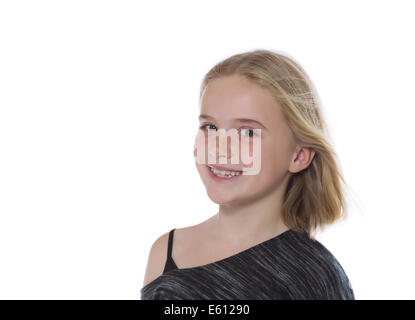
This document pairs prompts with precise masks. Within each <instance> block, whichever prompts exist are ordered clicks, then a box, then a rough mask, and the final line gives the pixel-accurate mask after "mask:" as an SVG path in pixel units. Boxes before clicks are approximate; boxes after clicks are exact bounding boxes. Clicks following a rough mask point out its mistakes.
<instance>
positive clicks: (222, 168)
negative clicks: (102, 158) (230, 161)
mask: <svg viewBox="0 0 415 320" xmlns="http://www.w3.org/2000/svg"><path fill="white" fill-rule="evenodd" d="M207 166H208V167H213V168H215V169H216V170H221V171H232V172H242V171H243V170H235V169H230V168H226V167H223V166H218V165H215V164H208V165H207Z"/></svg>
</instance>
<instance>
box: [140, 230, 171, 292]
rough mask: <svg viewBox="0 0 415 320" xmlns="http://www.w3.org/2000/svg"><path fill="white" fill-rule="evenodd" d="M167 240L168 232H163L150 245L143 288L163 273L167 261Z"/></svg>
mask: <svg viewBox="0 0 415 320" xmlns="http://www.w3.org/2000/svg"><path fill="white" fill-rule="evenodd" d="M168 240H169V232H165V233H163V234H162V235H161V236H159V237H158V238H157V239H156V240H155V241H154V242H153V244H152V245H151V248H150V253H149V255H148V260H147V267H146V271H145V275H144V283H143V286H145V285H147V284H148V283H150V282H151V281H153V280H155V279H156V278H158V277H159V276H161V274H162V273H163V270H164V265H165V264H166V259H167V244H168Z"/></svg>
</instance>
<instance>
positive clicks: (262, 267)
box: [141, 50, 354, 300]
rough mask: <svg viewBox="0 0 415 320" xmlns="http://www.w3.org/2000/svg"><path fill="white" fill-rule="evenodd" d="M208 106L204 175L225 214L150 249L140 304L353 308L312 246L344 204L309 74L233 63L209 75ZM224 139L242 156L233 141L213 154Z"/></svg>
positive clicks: (269, 59)
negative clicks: (290, 303) (258, 302)
mask: <svg viewBox="0 0 415 320" xmlns="http://www.w3.org/2000/svg"><path fill="white" fill-rule="evenodd" d="M200 105H201V108H200V116H199V120H200V131H199V133H202V134H199V135H198V137H197V140H196V146H195V150H194V155H195V156H198V160H199V161H196V167H197V170H198V172H199V175H200V177H201V179H202V181H203V183H204V185H205V187H206V191H207V194H208V196H209V198H210V199H211V200H212V201H213V202H215V203H217V204H218V205H219V210H218V212H217V213H216V214H215V215H213V216H212V217H210V218H209V219H207V220H205V221H203V222H201V223H200V224H197V225H193V226H190V227H186V228H179V229H172V230H170V232H166V233H165V234H163V235H162V236H160V237H159V238H158V239H157V240H156V241H155V242H154V244H153V245H152V247H151V250H150V254H149V259H148V263H147V269H146V274H145V279H144V284H143V288H142V289H141V299H143V300H144V299H226V300H234V299H354V293H353V289H352V286H351V284H350V282H349V279H348V277H347V275H346V273H345V271H344V270H343V268H342V266H341V265H340V264H339V262H338V261H337V260H336V258H335V257H334V256H333V255H332V254H331V253H330V252H329V251H328V249H327V248H325V247H324V246H323V245H322V244H321V243H320V242H319V241H317V240H316V239H315V236H314V235H313V233H314V232H315V231H316V229H317V228H319V227H323V226H325V225H328V224H331V223H333V222H334V221H336V220H338V219H339V218H340V217H342V216H345V214H344V212H345V205H346V203H345V198H344V194H343V189H342V184H341V182H344V179H343V177H342V175H341V173H340V171H339V168H338V165H337V163H336V159H335V152H334V151H333V149H332V148H331V146H330V144H329V142H328V139H327V135H328V133H327V128H326V125H325V123H324V121H323V118H322V114H321V107H320V103H319V99H318V95H317V92H316V90H315V88H314V87H313V85H312V82H311V80H310V79H309V77H308V76H307V74H306V73H305V71H304V70H303V69H302V68H301V67H300V66H299V64H298V63H296V62H295V61H294V60H293V59H291V58H289V57H287V56H285V55H283V54H279V53H276V52H272V51H268V50H254V51H250V52H245V53H240V54H236V55H234V56H231V57H229V58H227V59H225V60H224V61H222V62H220V63H218V64H217V65H215V66H214V67H213V68H212V69H211V70H210V71H209V72H208V73H207V74H206V76H205V77H204V79H203V81H202V85H201V90H200ZM220 130H229V131H231V130H235V131H236V132H237V138H238V139H237V147H236V148H234V147H235V145H234V144H232V143H230V144H228V143H227V142H228V138H227V137H226V143H225V144H223V143H219V144H220V146H219V148H216V136H215V134H217V133H218V132H219V131H220ZM235 131H234V132H235ZM212 136H214V137H215V138H214V143H213V144H212V143H209V140H210V141H212V139H211V137H212ZM202 138H205V139H202ZM231 138H232V137H231ZM234 142H235V141H234ZM223 145H225V148H224V150H223V149H222V148H221V146H223ZM255 146H256V147H258V146H259V147H260V148H259V151H258V148H256V149H255V148H254V147H255ZM239 149H241V150H249V152H245V158H250V159H252V161H251V162H250V163H249V164H247V163H245V162H246V161H242V159H240V157H239V155H236V154H237V151H239ZM223 151H224V152H223ZM206 158H208V160H207V161H203V159H206ZM220 158H222V160H220V161H219V162H218V161H217V160H218V159H220ZM212 159H213V160H215V161H213V162H212V161H211V160H212ZM233 159H238V161H233ZM201 160H202V161H201ZM253 168H256V169H255V170H253ZM258 168H259V170H258ZM173 239H174V241H173Z"/></svg>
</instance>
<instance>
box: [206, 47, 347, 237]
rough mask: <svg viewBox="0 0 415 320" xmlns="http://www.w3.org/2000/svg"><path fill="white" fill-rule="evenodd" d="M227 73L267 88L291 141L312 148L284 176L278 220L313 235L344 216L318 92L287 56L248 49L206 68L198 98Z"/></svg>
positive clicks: (339, 180) (341, 180)
mask: <svg viewBox="0 0 415 320" xmlns="http://www.w3.org/2000/svg"><path fill="white" fill-rule="evenodd" d="M233 74H239V75H243V76H245V77H247V78H248V79H249V80H251V81H253V82H254V83H256V84H258V85H260V86H262V87H264V88H267V89H268V90H269V91H270V92H271V93H272V94H273V96H274V97H275V98H276V100H277V102H278V104H279V105H280V106H281V111H282V113H283V115H284V117H285V120H286V122H287V124H288V126H289V128H290V129H291V131H292V132H293V134H294V137H295V140H296V142H297V144H298V145H301V146H303V147H310V148H312V149H313V150H314V151H315V155H314V158H313V160H312V161H311V163H310V165H309V166H308V167H307V168H305V169H304V170H302V171H300V172H297V173H294V174H292V176H291V177H290V180H289V181H288V184H287V188H286V191H285V194H284V199H283V204H282V218H283V220H284V223H285V224H286V225H287V226H288V227H289V228H290V229H293V230H295V231H298V232H307V234H308V237H309V238H310V239H312V240H314V239H315V236H314V235H312V233H314V232H315V231H316V229H317V228H322V227H323V226H325V225H328V224H331V223H333V222H335V221H336V220H338V219H339V218H340V217H342V216H343V217H344V218H345V217H346V201H345V196H344V190H343V185H342V183H344V184H345V181H344V178H343V176H342V174H341V172H340V170H339V166H338V164H337V155H336V153H335V152H334V150H333V148H332V147H331V145H330V143H329V139H328V138H329V134H328V129H327V125H326V123H325V122H324V119H323V118H322V111H321V102H320V99H319V97H318V94H317V92H316V90H315V88H314V86H313V84H312V82H311V80H310V78H309V77H308V75H307V74H306V73H305V71H304V70H303V69H302V67H301V66H300V65H299V64H298V63H297V62H295V61H294V60H293V58H289V57H287V56H286V55H283V54H280V53H277V52H273V51H269V50H254V51H249V52H244V53H239V54H235V55H233V56H231V57H229V58H227V59H225V60H223V61H221V62H219V63H217V64H216V65H215V66H214V67H213V68H211V69H210V70H209V72H208V73H207V74H206V75H205V77H204V78H203V80H202V83H201V86H200V96H199V99H200V100H201V99H202V96H203V93H204V90H205V89H206V87H207V85H208V83H209V81H211V80H213V79H215V78H218V77H222V76H228V75H233Z"/></svg>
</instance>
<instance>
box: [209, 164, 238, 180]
mask: <svg viewBox="0 0 415 320" xmlns="http://www.w3.org/2000/svg"><path fill="white" fill-rule="evenodd" d="M208 168H209V170H210V172H212V173H213V174H214V175H215V176H217V177H220V178H225V179H231V178H233V177H235V176H239V175H241V174H242V171H226V170H218V169H215V168H213V167H211V166H208Z"/></svg>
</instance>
